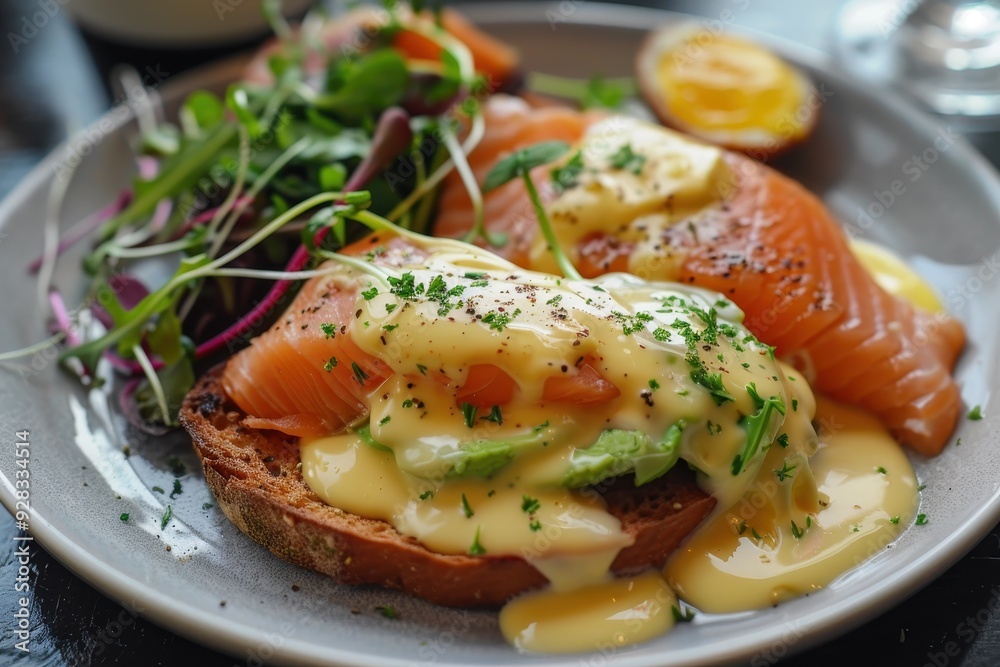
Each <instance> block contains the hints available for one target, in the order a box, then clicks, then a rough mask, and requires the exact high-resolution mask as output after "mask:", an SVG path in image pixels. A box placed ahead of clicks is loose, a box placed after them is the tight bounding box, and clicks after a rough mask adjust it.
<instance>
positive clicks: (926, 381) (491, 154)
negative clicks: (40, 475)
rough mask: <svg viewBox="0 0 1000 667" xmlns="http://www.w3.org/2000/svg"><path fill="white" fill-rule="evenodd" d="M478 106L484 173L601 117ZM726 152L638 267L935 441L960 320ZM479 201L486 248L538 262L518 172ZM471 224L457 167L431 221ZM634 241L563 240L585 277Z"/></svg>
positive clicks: (813, 375) (787, 184) (453, 232)
mask: <svg viewBox="0 0 1000 667" xmlns="http://www.w3.org/2000/svg"><path fill="white" fill-rule="evenodd" d="M484 113H485V118H486V134H485V137H484V138H483V141H482V142H481V143H480V144H479V146H478V147H477V148H476V149H475V150H474V151H473V152H472V154H471V155H470V156H469V161H470V165H471V166H472V167H473V170H474V172H475V174H476V176H477V178H478V179H479V182H480V183H482V182H483V180H485V176H486V174H487V173H489V171H490V169H491V168H492V167H493V165H495V164H496V163H497V162H498V161H499V160H501V159H502V158H503V157H505V156H506V155H509V154H510V153H512V152H514V151H516V150H518V149H521V148H525V147H527V146H530V145H532V144H535V143H537V142H539V141H543V140H553V139H559V140H563V141H567V142H571V143H572V142H575V141H578V140H579V139H580V138H581V137H582V135H583V133H584V132H585V130H586V129H587V127H588V126H589V125H590V124H591V123H593V122H594V121H595V120H597V119H598V118H599V116H596V115H594V114H589V113H582V112H577V111H573V110H569V109H566V108H542V109H534V108H532V107H530V106H529V105H528V104H527V103H525V102H523V101H521V100H517V99H516V98H505V97H500V96H498V97H494V98H491V99H490V100H489V102H488V103H487V104H486V105H485V106H484ZM726 160H727V161H728V164H729V166H730V167H731V171H732V173H733V174H734V179H733V188H732V190H731V192H730V193H729V194H728V195H727V196H726V197H725V198H724V200H723V201H722V202H721V203H719V204H717V205H713V206H711V207H709V208H708V209H706V210H703V211H700V212H698V213H697V214H695V215H693V216H691V217H690V218H689V219H686V220H683V221H681V223H680V224H675V225H673V226H671V227H668V228H666V230H665V231H664V232H663V238H662V243H661V244H660V245H661V247H662V252H663V258H664V259H668V258H669V256H670V255H676V254H677V253H681V254H682V257H683V260H682V261H681V262H680V272H679V274H675V273H669V274H666V273H665V274H664V275H655V272H654V274H653V275H649V276H645V275H644V276H643V277H644V278H650V279H673V280H679V281H681V282H684V283H689V284H693V285H697V286H700V287H705V288H709V289H713V290H716V291H718V292H720V293H722V294H724V295H725V296H726V297H728V298H730V299H731V300H732V301H734V302H735V303H736V304H737V305H738V306H739V307H740V308H742V309H743V311H744V312H745V313H746V321H745V324H746V325H747V327H748V328H749V329H750V331H752V332H753V333H754V334H755V335H757V336H758V337H759V338H760V339H761V340H763V341H766V342H767V343H769V344H771V345H774V346H775V349H776V352H777V354H778V355H780V356H782V357H784V358H786V359H788V360H790V361H791V362H792V363H794V364H795V365H796V366H797V367H798V368H799V369H800V370H801V371H802V372H803V374H805V375H806V377H807V378H808V379H809V380H810V382H811V383H812V385H813V387H814V388H815V389H817V390H818V391H821V392H823V393H826V394H828V395H829V396H831V397H833V398H835V399H837V400H839V401H843V402H846V403H849V404H852V405H858V406H860V407H863V408H865V409H867V410H869V411H871V412H872V413H874V414H875V415H877V416H878V417H879V418H880V419H881V420H882V422H883V423H884V424H885V425H886V426H887V427H888V428H889V430H890V431H891V432H892V434H893V435H894V437H895V438H896V439H897V440H899V441H900V442H902V443H903V444H906V445H909V446H910V447H912V448H913V449H914V450H916V451H918V452H920V453H921V454H925V455H931V456H932V455H934V454H937V453H938V452H940V451H941V449H942V448H943V447H944V445H945V444H946V442H947V441H948V438H949V437H950V435H951V433H952V431H953V430H954V427H955V423H956V422H957V420H958V417H959V415H960V413H961V410H962V404H961V397H960V395H959V391H958V386H957V385H956V383H955V381H954V379H953V378H952V375H951V371H952V368H953V366H954V364H955V361H956V359H957V357H958V355H959V353H960V352H961V350H962V348H963V347H964V344H965V332H964V329H963V327H962V325H961V323H960V322H958V321H957V320H956V319H954V318H953V317H951V316H949V315H947V314H946V313H928V312H925V311H922V310H919V309H917V308H915V307H914V306H912V305H911V304H910V303H909V302H907V301H904V300H902V299H899V298H897V297H895V296H892V295H890V294H888V293H887V292H885V291H884V290H883V289H882V288H881V287H879V286H878V285H877V284H876V283H875V281H874V279H873V278H872V277H871V276H870V275H869V273H868V272H867V271H866V270H865V269H864V267H863V266H862V265H861V264H860V262H858V261H857V259H856V258H855V257H854V255H853V254H852V253H851V251H850V248H849V246H848V239H847V237H846V235H845V234H844V232H843V230H842V228H841V227H840V226H839V225H838V224H837V223H836V221H835V220H834V219H833V217H832V216H831V215H830V213H829V212H828V211H827V209H826V207H825V206H824V205H823V204H822V202H820V201H819V199H817V198H816V197H815V196H813V195H812V194H811V193H809V192H808V191H807V190H806V189H805V188H803V187H802V186H801V185H799V184H798V183H796V182H794V181H793V180H791V179H789V178H787V177H785V176H782V175H781V174H779V173H778V172H776V171H774V170H772V169H770V168H768V167H766V166H764V165H761V164H759V163H756V162H754V161H752V160H750V159H749V158H746V157H743V156H740V155H736V154H727V156H726ZM532 178H533V180H534V182H535V183H536V186H537V188H538V190H539V195H540V196H541V198H542V200H543V203H546V204H547V203H549V202H551V201H552V200H553V199H555V197H556V196H557V193H556V191H555V189H554V188H553V186H552V179H551V177H550V175H549V168H547V167H538V168H536V169H535V170H534V171H533V172H532ZM484 205H485V211H486V226H487V228H488V229H489V230H490V231H491V232H497V233H505V234H507V235H508V237H509V242H508V243H507V244H506V245H505V246H504V247H500V248H493V250H494V251H495V252H497V253H498V254H500V255H502V256H504V257H506V258H507V259H509V260H511V261H513V262H515V263H517V264H520V265H522V266H525V267H526V268H533V267H532V266H531V260H530V253H529V250H530V248H531V246H532V243H533V242H534V240H535V237H536V235H538V234H539V231H538V226H537V221H536V219H535V216H534V213H533V212H532V209H531V205H530V203H529V201H528V198H527V195H526V193H525V189H524V186H523V184H522V183H520V182H519V181H513V182H510V183H508V184H507V185H505V186H503V187H502V188H499V189H497V190H495V191H493V192H490V193H488V194H487V195H486V197H485V200H484ZM471 225H472V207H471V203H470V202H469V198H468V195H467V194H466V192H465V188H464V187H463V185H462V183H461V181H460V180H459V179H458V178H457V176H456V175H454V174H453V175H451V176H450V177H449V178H448V179H447V180H446V181H445V183H444V186H443V190H442V192H441V195H440V204H439V213H438V216H437V219H436V221H435V227H434V229H435V233H436V234H438V235H440V236H446V237H461V236H463V235H464V234H465V233H466V232H467V231H468V230H469V228H470V227H471ZM633 249H634V246H633V245H632V244H631V243H630V242H627V241H624V240H622V239H619V238H618V237H616V236H615V230H608V231H607V233H600V234H596V235H590V236H588V237H586V238H584V239H583V240H582V241H581V242H580V243H579V245H578V247H576V248H566V249H565V250H566V251H567V252H568V253H569V254H570V256H571V257H573V258H574V261H575V262H576V263H577V266H578V268H579V270H580V272H581V273H582V274H583V275H585V276H594V275H599V274H602V273H607V272H610V271H625V270H627V267H628V258H629V256H630V254H631V252H632V251H633ZM661 264H662V265H663V266H665V267H674V266H676V262H673V261H665V262H662V263H661ZM652 266H656V262H653V263H652ZM665 270H666V269H665Z"/></svg>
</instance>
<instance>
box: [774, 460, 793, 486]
mask: <svg viewBox="0 0 1000 667" xmlns="http://www.w3.org/2000/svg"><path fill="white" fill-rule="evenodd" d="M796 467H797V466H790V465H788V461H784V462H783V463H782V464H781V468H780V469H779V468H775V469H774V470H773V471H772V472H773V473H774V474H775V475H777V476H778V481H779V482H784V481H785V480H786V479H791V478H792V477H794V476H795V475H793V474H792V471H793V470H795V468H796Z"/></svg>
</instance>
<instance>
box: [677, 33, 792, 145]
mask: <svg viewBox="0 0 1000 667" xmlns="http://www.w3.org/2000/svg"><path fill="white" fill-rule="evenodd" d="M658 75H659V80H660V90H662V91H663V93H664V94H665V95H666V101H667V104H668V106H669V108H670V110H671V112H672V113H673V114H674V115H675V116H676V117H677V118H678V119H679V120H680V121H682V122H684V123H686V124H688V125H691V126H693V127H697V128H702V129H707V130H729V131H736V130H755V129H756V130H764V131H768V132H773V133H779V132H781V133H785V134H787V133H789V131H792V132H797V131H800V130H803V129H804V128H803V127H802V125H803V122H802V119H801V118H800V115H801V114H798V113H797V112H798V110H799V109H800V108H801V106H802V103H803V101H804V100H803V99H802V97H803V93H802V90H801V86H800V84H799V79H798V77H797V76H796V74H795V72H794V71H793V70H792V68H791V67H789V66H788V65H787V64H786V63H785V62H784V61H782V60H781V59H780V58H778V57H777V56H775V55H774V54H772V53H770V52H768V51H767V50H765V49H763V48H762V47H760V46H758V45H756V44H752V43H750V42H746V41H743V40H739V39H733V38H730V37H711V39H708V38H701V35H700V34H698V35H694V36H692V37H689V38H687V39H685V40H683V41H681V42H680V43H679V44H678V45H677V46H676V47H675V48H674V49H671V50H669V51H667V52H665V53H664V54H663V55H662V57H661V58H660V60H659V63H658ZM805 115H808V114H805Z"/></svg>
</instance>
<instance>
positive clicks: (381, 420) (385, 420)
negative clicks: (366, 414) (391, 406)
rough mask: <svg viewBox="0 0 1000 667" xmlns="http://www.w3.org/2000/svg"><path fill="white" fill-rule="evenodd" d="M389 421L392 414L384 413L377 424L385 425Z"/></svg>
mask: <svg viewBox="0 0 1000 667" xmlns="http://www.w3.org/2000/svg"><path fill="white" fill-rule="evenodd" d="M390 421H392V415H386V416H385V417H382V419H380V420H379V422H378V425H379V426H385V425H386V424H388V423H389V422H390Z"/></svg>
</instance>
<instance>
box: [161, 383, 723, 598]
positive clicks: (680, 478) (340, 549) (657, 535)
mask: <svg viewBox="0 0 1000 667" xmlns="http://www.w3.org/2000/svg"><path fill="white" fill-rule="evenodd" d="M221 374H222V366H219V367H216V368H215V369H213V370H212V371H210V372H209V373H208V374H206V375H205V377H203V378H202V379H201V380H200V381H199V382H198V384H197V385H196V386H195V387H194V389H192V390H191V392H190V393H189V394H188V396H187V398H186V399H185V401H184V405H183V406H182V408H181V412H180V417H181V422H182V424H183V425H184V427H185V428H186V429H187V430H188V432H189V433H190V434H191V437H192V439H193V441H194V447H195V450H196V451H197V452H198V455H199V456H200V457H201V461H202V465H203V467H204V470H205V480H206V481H207V482H208V485H209V487H210V488H211V489H212V493H214V494H215V497H216V499H217V500H218V503H219V506H220V507H221V508H222V511H223V512H225V514H226V516H227V517H229V519H230V520H231V521H232V522H233V523H234V524H236V526H237V527H239V529H240V530H242V531H243V532H244V533H246V534H247V535H249V536H250V537H251V538H253V539H254V540H255V541H257V542H258V543H260V544H262V545H263V546H265V547H267V548H268V549H270V550H271V551H272V552H274V553H275V554H277V555H278V556H281V557H282V558H284V559H285V560H288V561H290V562H292V563H294V564H296V565H299V566H302V567H306V568H309V569H312V570H317V571H319V572H322V573H324V574H327V575H330V576H331V577H333V578H334V579H335V580H337V581H338V582H341V583H344V584H378V585H381V586H385V587H387V588H395V589H399V590H403V591H406V592H408V593H411V594H413V595H416V596H419V597H422V598H424V599H426V600H429V601H430V602H433V603H435V604H440V605H447V606H454V607H478V606H499V605H501V604H503V603H504V602H505V601H506V600H508V599H509V598H511V597H513V596H514V595H517V594H518V593H521V592H524V591H527V590H530V589H533V588H539V587H541V586H543V585H544V584H545V583H546V579H545V577H543V576H542V575H541V573H539V572H538V570H536V569H535V568H534V567H532V566H531V565H530V564H529V563H528V562H527V561H525V560H524V559H522V558H520V557H519V556H502V555H484V556H465V555H443V554H438V553H434V552H432V551H430V550H428V549H427V548H425V547H424V546H423V545H421V544H420V542H418V541H417V540H415V539H413V538H409V537H405V536H403V535H401V534H399V533H398V532H396V530H395V528H393V527H392V526H391V525H389V524H388V523H386V522H384V521H377V520H372V519H366V518H364V517H360V516H356V515H354V514H350V513H348V512H345V511H343V510H341V509H338V508H336V507H331V506H329V505H327V504H326V503H324V502H323V501H322V500H321V499H320V498H319V496H317V495H316V494H315V493H313V492H312V491H311V490H310V489H309V487H308V486H307V485H306V483H305V481H304V480H303V478H302V474H301V472H300V470H299V465H298V464H299V448H298V441H297V439H296V438H293V437H290V436H286V435H284V434H282V433H279V432H277V431H264V430H256V429H250V428H246V427H244V426H242V425H241V422H242V420H243V418H244V416H245V415H244V414H243V413H241V412H240V411H239V410H238V409H237V408H236V407H235V405H234V404H233V403H232V402H231V401H230V400H228V399H227V397H226V396H225V395H224V393H223V390H222V387H221V385H220V383H219V378H220V376H221ZM601 492H602V495H603V496H604V499H605V501H606V502H607V504H608V510H609V511H610V512H611V513H612V514H613V515H614V516H616V517H617V518H618V519H619V520H620V521H621V523H622V527H623V529H624V530H625V531H626V532H627V533H628V534H630V535H631V536H632V537H633V538H634V539H635V542H634V544H633V545H632V546H630V547H628V548H626V549H624V550H622V552H621V553H619V554H618V557H617V559H616V560H615V561H614V563H613V565H612V570H613V571H614V572H616V573H629V572H635V571H639V570H642V569H644V568H647V567H659V566H660V565H662V564H663V562H664V561H665V560H666V558H667V556H669V555H670V553H671V552H672V551H673V550H674V549H676V548H677V546H678V545H679V544H680V542H681V540H683V539H684V537H685V536H686V535H687V534H688V533H690V532H691V531H692V530H693V529H694V528H695V527H696V526H697V525H698V524H699V523H700V522H701V521H702V519H704V518H705V516H706V515H707V514H708V513H709V512H710V511H711V510H712V508H713V507H714V506H715V499H714V498H712V497H710V496H707V495H705V494H704V493H703V492H702V491H701V490H700V489H699V488H698V486H697V485H696V484H695V481H694V477H693V475H692V474H691V473H690V471H688V470H687V469H686V467H685V466H678V467H677V468H675V469H674V470H672V471H671V472H670V473H668V474H667V475H665V476H664V477H662V478H661V479H659V480H657V481H655V482H653V483H650V484H647V485H645V486H642V487H639V488H636V487H635V486H634V485H633V483H632V480H631V478H628V479H620V480H617V481H616V482H615V483H614V484H611V485H609V486H608V487H607V488H606V489H602V490H601Z"/></svg>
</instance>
